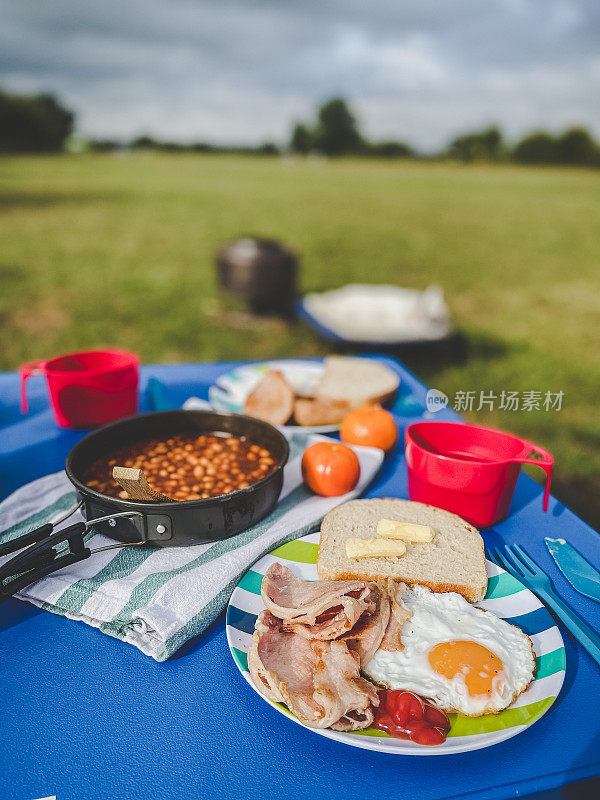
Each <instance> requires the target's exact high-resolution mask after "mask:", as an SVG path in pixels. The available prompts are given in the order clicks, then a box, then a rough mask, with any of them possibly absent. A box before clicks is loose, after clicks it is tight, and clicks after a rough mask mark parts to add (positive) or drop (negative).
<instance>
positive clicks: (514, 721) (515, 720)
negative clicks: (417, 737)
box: [349, 697, 556, 739]
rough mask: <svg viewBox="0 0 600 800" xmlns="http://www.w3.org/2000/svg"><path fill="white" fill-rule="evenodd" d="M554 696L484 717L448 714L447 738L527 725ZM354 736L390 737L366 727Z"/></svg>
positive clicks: (545, 707) (544, 708)
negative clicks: (449, 725) (449, 724)
mask: <svg viewBox="0 0 600 800" xmlns="http://www.w3.org/2000/svg"><path fill="white" fill-rule="evenodd" d="M555 699H556V698H554V697H546V698H545V699H544V700H538V701H537V703H530V705H528V706H521V708H507V709H506V711H501V712H500V714H486V715H485V716H484V717H465V716H463V715H462V714H450V722H451V725H452V728H451V730H450V733H449V734H448V738H449V739H450V738H452V737H453V736H476V735H477V734H481V733H494V731H501V730H504V729H505V728H515V727H517V726H518V725H528V724H531V723H532V722H534V720H536V719H537V718H538V717H541V716H542V714H543V713H544V711H546V710H547V709H548V708H550V706H551V705H552V703H553V702H554V700H555ZM349 732H350V733H352V734H354V735H355V736H377V737H381V738H384V739H392V738H393V737H392V736H390V735H389V733H384V732H383V731H378V730H377V729H376V728H366V729H365V730H364V731H349Z"/></svg>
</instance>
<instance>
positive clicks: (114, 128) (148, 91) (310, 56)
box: [0, 0, 600, 150]
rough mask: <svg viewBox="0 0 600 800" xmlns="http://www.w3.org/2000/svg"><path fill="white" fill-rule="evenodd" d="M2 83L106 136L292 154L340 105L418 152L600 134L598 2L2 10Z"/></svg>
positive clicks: (177, 2)
mask: <svg viewBox="0 0 600 800" xmlns="http://www.w3.org/2000/svg"><path fill="white" fill-rule="evenodd" d="M0 14H1V17H0V19H1V20H2V22H1V24H0V85H1V86H3V87H4V88H5V89H11V90H14V91H20V92H37V91H40V90H44V91H51V92H54V93H56V94H57V95H58V96H59V97H60V98H61V99H62V100H63V102H64V103H65V104H66V105H68V106H69V107H71V108H72V109H74V110H75V111H76V112H77V123H78V131H79V132H80V133H81V134H83V135H91V136H96V137H130V136H132V135H137V134H141V133H149V134H152V135H155V136H158V137H164V138H170V139H175V140H180V141H198V140H208V141H216V142H221V143H246V142H248V143H255V142H260V141H264V140H274V141H278V142H283V141H285V140H286V138H287V136H288V133H289V129H290V126H291V123H292V122H293V121H294V120H298V119H310V117H311V115H312V113H313V111H314V108H315V106H316V105H317V104H318V103H319V102H321V101H322V100H324V99H326V98H328V97H331V96H333V95H343V96H344V97H346V98H348V100H350V101H351V104H352V106H353V108H354V110H355V112H356V114H357V116H358V117H359V120H360V123H361V126H362V129H363V130H364V131H365V132H366V133H367V134H368V135H370V136H371V137H373V138H395V139H402V140H405V141H408V142H409V143H411V144H413V145H414V146H416V147H419V148H421V149H423V150H430V149H434V148H436V147H439V146H441V145H442V144H444V143H445V142H447V141H448V140H449V139H450V138H451V137H453V136H455V135H457V134H459V133H461V132H463V131H466V130H469V129H473V127H474V126H480V125H484V124H488V123H492V122H496V123H499V124H500V125H501V126H502V128H503V129H504V130H505V131H506V133H507V134H508V135H509V137H511V138H515V137H517V136H519V135H520V134H522V133H524V132H527V131H529V130H532V129H535V128H538V127H544V128H548V129H551V130H555V131H557V130H561V129H563V128H564V127H565V126H567V125H571V124H575V123H579V124H585V125H587V126H589V127H590V128H591V129H592V130H593V131H594V132H595V133H596V135H600V102H599V98H600V2H599V0H435V1H434V0H212V1H211V0H50V1H49V2H48V0H0Z"/></svg>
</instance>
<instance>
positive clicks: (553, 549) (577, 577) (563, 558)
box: [544, 538, 600, 603]
mask: <svg viewBox="0 0 600 800" xmlns="http://www.w3.org/2000/svg"><path fill="white" fill-rule="evenodd" d="M544 541H545V542H546V547H547V548H548V551H549V553H550V555H551V556H552V558H553V559H554V561H555V562H556V566H557V567H558V568H559V570H560V571H561V572H562V574H563V575H564V576H565V578H566V579H567V580H568V581H569V583H570V584H571V586H572V587H573V588H574V589H577V591H578V592H579V593H580V594H584V595H585V596H586V597H591V598H592V600H596V601H597V602H598V603H600V573H599V572H598V570H597V569H595V568H594V567H592V565H591V564H590V563H589V562H588V561H586V560H585V558H584V557H583V556H582V555H581V553H578V552H577V550H575V548H574V547H572V546H571V545H570V544H569V543H568V542H566V541H565V540H564V539H548V538H546V539H544Z"/></svg>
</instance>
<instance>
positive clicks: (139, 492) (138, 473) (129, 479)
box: [113, 467, 173, 503]
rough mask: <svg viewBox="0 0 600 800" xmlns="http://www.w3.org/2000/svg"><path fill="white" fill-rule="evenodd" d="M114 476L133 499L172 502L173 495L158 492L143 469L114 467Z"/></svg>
mask: <svg viewBox="0 0 600 800" xmlns="http://www.w3.org/2000/svg"><path fill="white" fill-rule="evenodd" d="M113 478H114V479H115V480H116V482H117V483H118V484H119V486H122V487H123V489H125V491H126V492H127V494H128V495H129V497H130V498H131V499H132V500H163V501H165V500H166V501H167V502H169V503H172V502H173V500H172V498H171V497H167V495H166V494H162V493H161V492H157V491H156V490H155V489H153V488H152V487H151V486H150V484H149V483H148V481H147V480H146V475H145V473H144V470H143V469H133V468H132V467H113Z"/></svg>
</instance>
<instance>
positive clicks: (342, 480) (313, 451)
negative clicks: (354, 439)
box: [302, 442, 360, 497]
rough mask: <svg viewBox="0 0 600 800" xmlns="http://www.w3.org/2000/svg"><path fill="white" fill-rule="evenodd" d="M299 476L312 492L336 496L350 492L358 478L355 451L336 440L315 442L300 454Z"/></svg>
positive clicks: (358, 466)
mask: <svg viewBox="0 0 600 800" xmlns="http://www.w3.org/2000/svg"><path fill="white" fill-rule="evenodd" d="M302 477H303V479H304V482H305V483H306V484H307V486H309V487H310V488H311V489H312V490H313V492H316V493H317V494H320V495H322V496H323V497H337V496H338V495H340V494H346V493H347V492H350V491H352V489H354V487H355V486H356V484H357V483H358V479H359V478H360V462H359V460H358V457H357V455H356V453H355V452H354V450H351V449H350V448H349V447H346V445H344V444H336V443H335V442H316V443H315V444H311V446H310V447H307V448H306V450H305V451H304V455H303V456H302Z"/></svg>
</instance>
